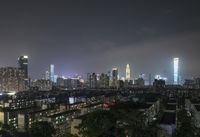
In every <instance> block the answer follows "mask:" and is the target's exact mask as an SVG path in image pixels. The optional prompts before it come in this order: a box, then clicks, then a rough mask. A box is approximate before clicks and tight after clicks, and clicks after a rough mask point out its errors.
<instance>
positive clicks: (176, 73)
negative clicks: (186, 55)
mask: <svg viewBox="0 0 200 137" xmlns="http://www.w3.org/2000/svg"><path fill="white" fill-rule="evenodd" d="M178 84H179V58H174V85H178Z"/></svg>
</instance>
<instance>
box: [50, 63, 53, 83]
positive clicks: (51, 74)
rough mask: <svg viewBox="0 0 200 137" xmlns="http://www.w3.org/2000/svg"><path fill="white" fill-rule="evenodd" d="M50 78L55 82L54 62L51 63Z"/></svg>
mask: <svg viewBox="0 0 200 137" xmlns="http://www.w3.org/2000/svg"><path fill="white" fill-rule="evenodd" d="M50 79H51V82H54V65H53V64H51V65H50Z"/></svg>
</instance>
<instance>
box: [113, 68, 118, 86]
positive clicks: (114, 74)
mask: <svg viewBox="0 0 200 137" xmlns="http://www.w3.org/2000/svg"><path fill="white" fill-rule="evenodd" d="M112 87H114V88H117V87H118V68H113V69H112Z"/></svg>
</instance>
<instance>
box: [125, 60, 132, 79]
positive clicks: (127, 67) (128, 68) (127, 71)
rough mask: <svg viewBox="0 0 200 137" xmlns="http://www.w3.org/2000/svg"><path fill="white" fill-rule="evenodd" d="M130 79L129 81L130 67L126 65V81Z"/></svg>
mask: <svg viewBox="0 0 200 137" xmlns="http://www.w3.org/2000/svg"><path fill="white" fill-rule="evenodd" d="M130 79H131V70H130V65H129V64H127V65H126V80H130Z"/></svg>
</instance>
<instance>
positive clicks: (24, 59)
mask: <svg viewBox="0 0 200 137" xmlns="http://www.w3.org/2000/svg"><path fill="white" fill-rule="evenodd" d="M18 66H19V69H21V70H23V71H24V76H25V79H26V80H27V81H28V56H26V55H25V56H20V57H19V58H18Z"/></svg>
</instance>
